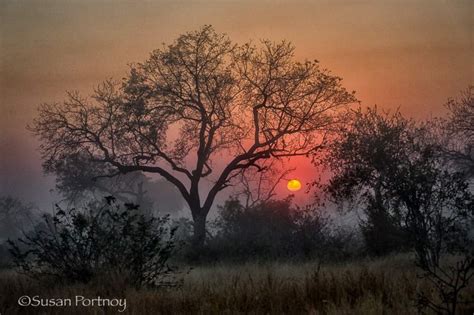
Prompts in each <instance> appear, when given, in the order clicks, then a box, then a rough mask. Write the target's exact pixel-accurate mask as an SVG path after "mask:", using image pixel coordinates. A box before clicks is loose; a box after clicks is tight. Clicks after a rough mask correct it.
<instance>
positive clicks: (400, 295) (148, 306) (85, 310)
mask: <svg viewBox="0 0 474 315" xmlns="http://www.w3.org/2000/svg"><path fill="white" fill-rule="evenodd" d="M183 281H184V282H183V285H182V287H180V288H170V289H154V290H151V289H142V290H139V291H137V290H135V289H133V288H130V287H129V286H127V284H126V283H125V281H124V280H123V279H120V277H116V278H114V279H110V278H109V279H96V280H95V281H94V282H93V283H90V284H88V285H78V284H75V285H63V284H59V283H53V282H50V283H38V282H32V281H31V280H30V279H28V278H25V277H23V276H19V275H16V274H15V273H13V272H11V271H10V272H7V271H4V272H3V273H1V274H0V313H1V314H2V315H10V314H117V313H118V309H119V308H117V307H77V306H72V307H32V306H30V307H20V306H18V304H17V300H18V298H19V297H21V296H24V295H28V296H30V297H32V296H35V295H38V296H39V297H41V298H71V299H74V298H75V296H77V295H80V296H85V297H87V298H95V297H97V296H100V297H102V298H125V299H126V300H127V309H126V311H125V312H124V313H122V314H140V315H141V314H364V315H365V314H418V312H417V308H416V306H415V303H414V300H415V297H416V292H417V290H425V291H427V292H428V291H429V290H430V286H429V284H428V283H427V282H426V281H424V280H421V279H419V278H418V277H417V273H416V269H415V267H414V266H413V264H412V263H411V261H410V260H409V259H408V257H406V256H393V257H387V258H384V259H380V260H372V261H359V262H354V263H351V264H341V265H323V266H321V268H320V269H319V271H318V264H317V263H300V264H289V263H273V264H268V263H267V264H245V265H216V266H213V267H199V268H195V269H193V270H191V271H190V272H189V273H188V274H186V275H184V276H183ZM466 292H467V294H468V295H470V297H471V298H474V288H473V285H472V283H471V286H470V288H468V289H467V291H466ZM472 311H473V306H472V305H471V306H469V305H466V306H464V308H463V310H462V311H461V312H460V314H472ZM428 314H429V312H428Z"/></svg>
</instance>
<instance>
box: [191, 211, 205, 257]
mask: <svg viewBox="0 0 474 315" xmlns="http://www.w3.org/2000/svg"><path fill="white" fill-rule="evenodd" d="M200 210H201V211H193V221H194V235H193V246H194V248H195V249H196V250H199V249H200V248H202V247H203V246H204V241H205V240H206V217H207V213H205V212H204V213H203V212H202V209H200Z"/></svg>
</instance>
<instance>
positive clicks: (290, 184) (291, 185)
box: [286, 179, 301, 191]
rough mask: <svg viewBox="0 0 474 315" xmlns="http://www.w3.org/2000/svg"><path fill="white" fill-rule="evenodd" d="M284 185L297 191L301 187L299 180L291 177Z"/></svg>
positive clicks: (290, 189)
mask: <svg viewBox="0 0 474 315" xmlns="http://www.w3.org/2000/svg"><path fill="white" fill-rule="evenodd" d="M286 187H287V188H288V190H289V191H298V190H300V189H301V182H300V181H299V180H297V179H292V180H289V181H288V184H287V185H286Z"/></svg>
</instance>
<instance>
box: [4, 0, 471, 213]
mask: <svg viewBox="0 0 474 315" xmlns="http://www.w3.org/2000/svg"><path fill="white" fill-rule="evenodd" d="M203 24H212V25H213V26H214V27H215V29H216V30H217V31H218V32H226V33H228V34H229V36H230V37H231V38H232V39H233V40H235V41H239V42H243V41H248V40H250V39H253V40H258V39H263V38H269V39H273V40H281V39H287V40H290V41H291V42H293V43H294V45H295V46H296V53H297V56H298V58H311V59H318V60H319V61H320V62H321V64H322V65H323V66H324V67H327V68H328V69H330V70H332V72H333V73H335V74H337V75H339V76H341V77H343V78H344V81H343V82H344V85H345V86H346V87H347V88H348V89H350V90H356V91H357V96H358V98H359V99H360V100H361V101H362V104H363V105H373V104H378V105H379V106H380V107H383V108H396V107H400V109H401V111H402V112H403V113H404V114H406V115H409V116H413V117H417V118H428V117H431V116H436V115H440V114H442V113H444V109H443V103H444V102H445V101H446V99H447V98H448V97H450V96H456V95H457V94H458V92H459V90H461V89H464V88H465V87H467V86H468V85H469V84H473V82H474V80H473V75H474V68H473V64H474V63H473V61H474V60H473V59H474V57H473V56H474V51H473V50H474V49H473V32H474V1H470V0H468V1H458V0H446V1H436V0H426V1H401V0H400V1H363V0H360V1H329V0H326V1H309V0H308V1H289V0H288V1H283V0H281V1H250V0H249V1H238V0H234V1H226V0H223V1H147V2H138V3H135V2H131V1H130V2H127V1H99V0H96V1H79V0H77V1H36V2H33V1H10V0H9V1H7V0H3V1H1V3H0V32H1V33H0V40H1V41H0V54H1V55H0V60H1V63H0V89H1V90H0V104H1V105H0V106H1V107H0V131H1V132H0V152H1V156H0V176H1V182H0V194H5V193H10V194H14V195H17V196H19V197H22V198H25V199H28V200H31V201H34V202H38V203H40V204H44V202H45V200H47V198H49V193H48V190H49V189H50V188H52V180H51V179H49V180H46V179H44V178H42V175H41V162H40V160H39V157H38V154H37V152H36V151H35V147H36V146H37V143H36V142H35V140H34V139H32V138H31V136H30V135H29V134H28V132H27V131H26V130H25V125H26V123H28V122H29V121H31V119H32V118H33V117H34V110H35V108H36V106H37V105H38V104H40V103H42V102H53V101H61V100H62V99H63V98H64V92H65V91H66V90H75V89H77V90H80V91H83V92H84V93H88V92H90V91H91V88H92V87H93V86H94V85H96V84H98V83H99V82H100V81H101V80H103V79H105V78H110V77H113V78H118V79H119V78H121V77H123V76H124V74H125V71H126V69H127V66H126V65H127V63H129V62H134V61H142V60H144V59H145V58H146V57H147V55H148V53H149V52H150V51H151V50H153V49H154V48H156V47H158V46H160V45H161V43H163V42H165V43H167V42H170V41H171V40H173V39H174V38H176V37H177V36H178V35H179V34H181V33H183V32H185V31H189V30H194V29H197V28H199V27H200V26H202V25H203ZM299 172H300V174H303V173H305V174H306V173H307V172H306V171H302V170H300V171H299ZM308 176H309V175H308ZM304 179H305V178H303V180H304Z"/></svg>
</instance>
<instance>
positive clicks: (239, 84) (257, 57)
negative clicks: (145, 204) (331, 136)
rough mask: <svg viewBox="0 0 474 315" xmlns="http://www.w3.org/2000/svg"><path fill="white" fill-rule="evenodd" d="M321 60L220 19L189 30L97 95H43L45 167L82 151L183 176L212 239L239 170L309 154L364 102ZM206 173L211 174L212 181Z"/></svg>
mask: <svg viewBox="0 0 474 315" xmlns="http://www.w3.org/2000/svg"><path fill="white" fill-rule="evenodd" d="M340 81H341V78H339V77H337V76H333V75H331V74H330V72H329V71H327V70H326V69H322V68H320V67H319V64H318V62H317V61H305V62H296V61H295V60H294V48H293V47H292V45H291V44H289V43H287V42H284V41H283V42H281V43H272V42H270V41H262V42H261V44H260V45H254V44H251V43H247V44H243V45H237V44H233V43H232V42H231V41H230V40H229V38H228V37H227V36H226V35H223V34H217V33H216V32H215V31H214V30H213V28H212V27H211V26H204V27H203V28H201V29H200V30H198V31H195V32H190V33H186V34H184V35H181V36H179V37H178V39H177V40H176V41H175V42H174V43H173V44H171V45H169V46H163V47H162V48H161V49H157V50H155V51H153V52H152V53H151V55H150V57H149V59H148V60H146V61H145V62H143V63H138V64H135V65H132V66H131V69H130V73H129V75H128V76H127V77H126V78H124V79H123V82H122V83H121V84H119V83H114V82H112V81H110V80H109V81H105V82H104V83H103V84H101V85H100V86H99V87H98V88H97V89H96V90H95V92H94V94H93V96H92V98H91V99H88V98H84V97H81V96H80V95H79V93H76V92H72V93H68V96H69V97H68V99H67V100H66V101H65V102H64V103H62V104H44V105H41V106H40V108H39V116H38V117H37V119H36V120H35V121H34V123H33V124H32V126H30V128H31V130H32V131H33V132H34V133H35V134H36V135H37V136H38V137H39V138H40V140H41V141H42V145H41V147H40V148H41V151H42V154H43V158H44V160H45V166H46V168H47V167H48V165H51V164H52V163H55V161H58V160H61V159H64V158H65V157H67V156H69V155H71V154H77V153H78V152H80V153H81V154H84V155H86V156H87V157H88V159H89V160H91V161H94V162H99V163H105V164H107V165H108V166H110V167H111V169H113V172H111V173H110V174H109V176H113V175H116V174H121V173H128V172H134V171H142V172H150V173H156V174H159V175H161V176H162V177H163V178H165V179H166V180H168V181H169V182H171V183H172V184H174V185H175V186H176V187H177V189H178V190H179V191H180V193H181V194H182V196H183V198H184V199H185V201H186V203H187V205H188V206H189V208H190V210H191V213H192V217H193V220H194V242H195V244H197V245H202V244H203V242H204V239H205V223H206V217H207V214H208V212H209V210H210V208H211V206H212V204H213V202H214V199H215V197H216V195H217V194H218V193H219V192H220V191H222V190H223V189H225V188H226V187H228V186H229V185H231V184H232V179H233V178H235V177H236V176H238V174H239V172H240V171H241V170H243V169H247V168H249V167H256V168H259V167H260V166H259V164H260V163H261V162H262V161H264V160H266V159H270V158H284V157H290V156H297V155H307V154H309V153H312V152H315V151H316V150H318V149H319V148H321V146H322V145H324V143H325V140H326V133H327V132H328V131H329V130H330V129H331V127H332V126H333V125H334V124H335V123H337V122H338V121H339V119H340V118H339V115H337V109H339V108H340V107H343V106H345V105H347V104H349V103H351V102H354V101H355V97H354V95H353V93H349V92H347V91H346V90H345V89H344V88H343V87H342V86H341V84H340ZM203 179H210V182H211V184H210V187H204V184H203Z"/></svg>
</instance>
